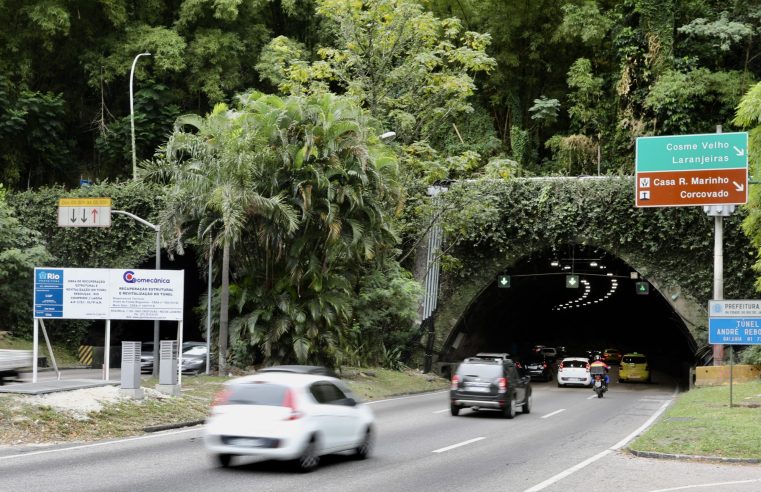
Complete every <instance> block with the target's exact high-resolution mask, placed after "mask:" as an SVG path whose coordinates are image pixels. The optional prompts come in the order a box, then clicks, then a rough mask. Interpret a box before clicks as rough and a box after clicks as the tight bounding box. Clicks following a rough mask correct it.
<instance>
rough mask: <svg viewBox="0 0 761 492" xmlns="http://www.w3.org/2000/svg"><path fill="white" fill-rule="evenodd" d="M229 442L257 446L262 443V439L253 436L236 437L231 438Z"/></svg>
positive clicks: (235, 444) (251, 446)
mask: <svg viewBox="0 0 761 492" xmlns="http://www.w3.org/2000/svg"><path fill="white" fill-rule="evenodd" d="M230 444H232V445H233V446H240V447H245V448H258V447H261V446H263V445H264V439H257V438H255V437H238V438H236V439H231V440H230Z"/></svg>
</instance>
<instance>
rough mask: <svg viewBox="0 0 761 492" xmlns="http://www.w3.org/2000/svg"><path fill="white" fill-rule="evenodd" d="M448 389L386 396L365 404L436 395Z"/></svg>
mask: <svg viewBox="0 0 761 492" xmlns="http://www.w3.org/2000/svg"><path fill="white" fill-rule="evenodd" d="M447 391H449V390H441V391H431V392H430V393H420V394H418V395H409V396H400V397H397V398H386V399H385V400H373V401H367V402H365V405H373V404H375V403H383V402H385V401H396V400H406V399H408V398H419V397H421V396H428V395H436V394H439V393H445V392H447Z"/></svg>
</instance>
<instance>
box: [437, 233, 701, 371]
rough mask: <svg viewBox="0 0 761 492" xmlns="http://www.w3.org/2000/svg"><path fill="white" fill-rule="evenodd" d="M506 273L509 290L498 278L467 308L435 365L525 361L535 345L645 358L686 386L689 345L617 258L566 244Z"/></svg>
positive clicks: (665, 308) (663, 304) (655, 295)
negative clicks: (486, 357) (485, 355)
mask: <svg viewBox="0 0 761 492" xmlns="http://www.w3.org/2000/svg"><path fill="white" fill-rule="evenodd" d="M503 273H504V274H505V275H509V280H510V282H509V283H510V286H509V287H508V288H504V287H500V286H499V285H498V279H497V278H495V279H494V281H493V282H492V283H491V284H490V285H489V286H487V287H486V288H485V289H484V290H483V291H482V292H481V293H480V295H478V296H477V297H476V298H475V299H473V300H472V301H471V303H470V306H469V307H468V309H467V310H466V311H465V313H464V314H463V315H462V316H461V318H460V319H459V321H458V322H457V324H456V325H455V327H454V329H453V330H452V332H451V333H450V335H449V337H448V339H447V341H446V343H445V345H444V347H443V350H442V352H441V354H440V358H439V361H441V362H445V361H449V362H458V361H460V360H462V359H463V358H465V357H468V356H472V355H474V354H476V353H477V352H508V353H510V354H512V355H513V356H514V357H515V358H518V359H522V358H525V357H527V356H528V355H529V353H530V350H531V348H532V347H533V346H534V345H546V346H552V347H565V349H566V354H567V355H568V356H576V355H579V356H583V355H584V354H585V353H586V351H587V350H594V349H597V350H603V349H605V348H609V347H613V348H618V349H620V350H622V351H623V352H624V353H627V352H640V353H643V354H645V355H647V356H648V358H649V360H650V364H651V369H652V370H653V371H654V372H662V373H665V374H667V375H670V376H671V377H673V378H674V379H675V380H677V381H678V382H679V383H680V385H684V384H687V382H688V377H689V368H690V367H691V366H692V365H693V362H694V354H695V350H696V343H695V340H694V338H693V337H692V335H691V334H690V332H689V330H688V329H687V326H686V325H685V323H684V321H683V320H682V319H681V317H680V316H679V314H678V313H676V312H675V311H674V309H673V308H672V306H671V305H670V304H669V302H668V301H667V300H666V299H664V298H663V296H662V295H661V294H660V293H659V292H658V291H657V290H655V289H654V288H653V287H652V286H651V285H650V284H649V283H648V284H647V285H646V286H647V287H649V292H648V293H647V294H643V293H638V292H637V290H638V289H637V282H642V281H645V282H646V280H647V279H643V278H638V277H639V274H638V273H637V272H636V270H635V269H633V268H632V267H631V266H629V265H627V264H626V263H625V262H624V261H623V260H621V259H620V258H618V257H616V256H614V255H611V254H609V253H608V252H606V251H604V250H602V249H599V248H594V247H589V246H580V245H568V246H567V247H563V248H558V249H552V250H550V249H548V250H545V251H542V252H539V253H536V254H533V255H531V256H529V257H524V258H523V259H521V260H520V261H518V262H517V263H516V264H515V265H514V266H512V267H510V268H507V269H505V270H504V272H503ZM569 275H573V276H574V277H569ZM575 280H577V282H578V283H576V281H575ZM642 287H643V286H642V285H640V288H642ZM442 367H444V366H442ZM444 372H446V370H444Z"/></svg>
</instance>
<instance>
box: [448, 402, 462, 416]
mask: <svg viewBox="0 0 761 492" xmlns="http://www.w3.org/2000/svg"><path fill="white" fill-rule="evenodd" d="M449 411H450V412H451V413H452V416H453V417H457V416H458V415H459V414H460V407H459V406H457V405H455V404H452V405H449Z"/></svg>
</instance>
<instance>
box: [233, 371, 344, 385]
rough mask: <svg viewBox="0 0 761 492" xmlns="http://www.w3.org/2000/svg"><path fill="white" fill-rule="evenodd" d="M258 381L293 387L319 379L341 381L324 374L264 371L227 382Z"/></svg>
mask: <svg viewBox="0 0 761 492" xmlns="http://www.w3.org/2000/svg"><path fill="white" fill-rule="evenodd" d="M257 381H264V382H272V383H278V384H282V385H285V386H291V387H306V386H309V385H310V384H312V383H314V382H317V381H330V382H336V381H339V380H338V379H336V378H333V377H330V376H324V375H322V374H300V373H293V372H264V373H261V374H251V375H249V376H243V377H240V378H235V379H231V380H229V381H227V383H225V384H245V383H253V382H257Z"/></svg>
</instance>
